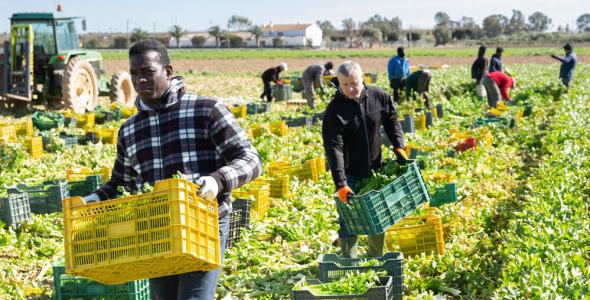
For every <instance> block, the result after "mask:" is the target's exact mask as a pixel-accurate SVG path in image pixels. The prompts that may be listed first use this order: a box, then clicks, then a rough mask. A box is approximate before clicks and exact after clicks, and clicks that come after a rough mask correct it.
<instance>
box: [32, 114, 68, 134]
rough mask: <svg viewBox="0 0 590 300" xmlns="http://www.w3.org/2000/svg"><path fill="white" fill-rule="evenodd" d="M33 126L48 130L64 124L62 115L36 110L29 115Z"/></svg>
mask: <svg viewBox="0 0 590 300" xmlns="http://www.w3.org/2000/svg"><path fill="white" fill-rule="evenodd" d="M31 119H32V120H33V126H35V128H37V129H39V130H49V129H52V128H57V127H59V126H60V125H63V124H64V116H62V115H59V114H56V113H46V112H40V111H36V112H34V113H33V115H32V116H31Z"/></svg>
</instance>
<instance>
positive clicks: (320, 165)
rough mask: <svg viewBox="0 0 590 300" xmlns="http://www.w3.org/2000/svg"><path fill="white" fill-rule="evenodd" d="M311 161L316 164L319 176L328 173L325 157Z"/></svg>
mask: <svg viewBox="0 0 590 300" xmlns="http://www.w3.org/2000/svg"><path fill="white" fill-rule="evenodd" d="M311 160H312V161H313V162H314V163H315V165H316V169H317V170H318V174H320V175H321V174H324V173H326V159H325V158H324V157H323V156H320V157H316V158H312V159H311Z"/></svg>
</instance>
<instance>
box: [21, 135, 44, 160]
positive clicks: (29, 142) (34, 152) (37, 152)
mask: <svg viewBox="0 0 590 300" xmlns="http://www.w3.org/2000/svg"><path fill="white" fill-rule="evenodd" d="M25 147H27V151H29V154H31V156H32V157H33V158H40V157H43V138H42V137H40V136H36V137H27V138H25Z"/></svg>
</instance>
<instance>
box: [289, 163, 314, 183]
mask: <svg viewBox="0 0 590 300" xmlns="http://www.w3.org/2000/svg"><path fill="white" fill-rule="evenodd" d="M290 174H291V175H293V176H295V177H298V178H300V179H308V180H311V181H314V182H317V181H318V180H320V174H319V172H318V166H317V164H316V161H315V160H308V161H306V162H305V163H304V164H303V165H302V166H301V167H300V168H296V169H294V170H292V171H291V173H290Z"/></svg>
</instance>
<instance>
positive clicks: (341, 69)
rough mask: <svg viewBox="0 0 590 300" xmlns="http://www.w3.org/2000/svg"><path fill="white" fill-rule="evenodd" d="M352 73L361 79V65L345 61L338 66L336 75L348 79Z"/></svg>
mask: <svg viewBox="0 0 590 300" xmlns="http://www.w3.org/2000/svg"><path fill="white" fill-rule="evenodd" d="M352 71H354V72H355V73H356V75H357V76H358V77H359V78H362V77H363V69H361V65H359V63H357V62H356V61H353V60H347V61H345V62H343V63H342V64H341V65H340V66H338V73H337V74H338V75H342V76H346V77H349V76H351V74H352Z"/></svg>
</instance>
